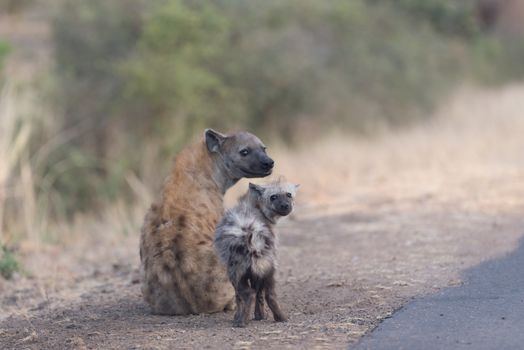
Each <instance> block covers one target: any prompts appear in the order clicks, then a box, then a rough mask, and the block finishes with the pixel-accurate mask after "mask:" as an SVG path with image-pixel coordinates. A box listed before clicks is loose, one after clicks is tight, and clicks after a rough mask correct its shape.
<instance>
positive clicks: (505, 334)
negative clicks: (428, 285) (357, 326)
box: [354, 240, 524, 350]
mask: <svg viewBox="0 0 524 350" xmlns="http://www.w3.org/2000/svg"><path fill="white" fill-rule="evenodd" d="M464 281H465V282H464V284H463V285H462V286H460V287H455V288H447V289H444V290H442V291H440V292H438V293H437V294H434V295H432V296H428V297H424V298H421V299H418V300H415V301H413V302H411V303H409V304H408V305H406V306H405V307H404V308H402V309H401V310H400V311H398V312H397V313H395V314H394V315H393V317H391V318H389V319H386V320H385V321H384V322H382V323H381V324H380V325H379V326H378V327H377V328H376V329H375V330H374V331H373V332H371V333H370V334H369V335H367V336H365V337H364V338H363V339H362V340H361V341H360V342H359V343H358V344H357V345H356V346H355V347H354V348H355V349H373V350H379V349H425V350H431V349H475V350H478V349H497V350H503V349H524V240H521V242H520V244H519V247H518V248H517V250H516V251H514V252H513V253H510V254H509V255H508V256H506V257H504V258H501V259H499V260H493V261H488V262H485V263H483V264H481V265H479V266H477V267H474V268H472V269H470V270H467V271H466V273H465V275H464Z"/></svg>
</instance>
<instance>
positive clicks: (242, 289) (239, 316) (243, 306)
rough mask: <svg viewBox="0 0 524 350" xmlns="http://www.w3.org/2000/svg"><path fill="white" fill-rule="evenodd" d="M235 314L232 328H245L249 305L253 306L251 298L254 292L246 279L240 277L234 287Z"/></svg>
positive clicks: (249, 309) (249, 312) (249, 311)
mask: <svg viewBox="0 0 524 350" xmlns="http://www.w3.org/2000/svg"><path fill="white" fill-rule="evenodd" d="M235 290H236V293H237V294H236V301H237V312H236V314H235V318H234V319H233V326H235V327H245V326H246V325H247V322H248V320H249V315H250V314H251V305H252V304H253V297H254V294H255V291H254V290H253V289H252V288H251V286H250V285H249V282H248V279H247V277H245V276H244V277H242V278H241V279H240V281H239V282H238V283H237V285H236V286H235Z"/></svg>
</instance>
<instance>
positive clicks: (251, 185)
mask: <svg viewBox="0 0 524 350" xmlns="http://www.w3.org/2000/svg"><path fill="white" fill-rule="evenodd" d="M249 189H250V190H251V191H253V192H255V193H256V194H257V195H259V196H261V195H262V193H264V191H265V190H266V189H265V188H264V187H262V186H259V185H255V184H254V183H251V182H250V183H249Z"/></svg>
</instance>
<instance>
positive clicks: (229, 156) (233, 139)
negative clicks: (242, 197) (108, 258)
mask: <svg viewBox="0 0 524 350" xmlns="http://www.w3.org/2000/svg"><path fill="white" fill-rule="evenodd" d="M272 169H273V160H272V159H271V158H270V157H269V156H268V155H267V154H266V147H265V146H264V144H263V143H262V142H261V141H260V140H259V139H258V138H257V137H256V136H255V135H253V134H250V133H247V132H239V133H236V134H232V135H223V134H221V133H218V132H216V131H214V130H211V129H207V130H206V131H205V132H204V140H203V142H200V143H198V144H196V145H193V146H191V147H188V148H186V149H185V150H183V151H182V152H180V153H179V154H178V156H177V157H176V160H175V164H174V168H173V170H172V173H171V175H170V176H169V177H168V178H167V179H166V181H165V183H164V187H163V189H162V193H161V199H160V201H159V202H158V203H157V204H153V205H152V206H151V208H150V209H149V211H148V213H147V214H146V217H145V222H144V225H143V227H142V235H141V239H140V261H141V273H142V293H143V295H144V298H145V300H146V302H147V303H148V304H149V305H150V306H151V308H152V310H153V312H154V313H157V314H168V315H184V314H197V313H211V312H217V311H222V310H225V309H229V308H231V307H232V306H233V303H234V301H233V298H234V290H233V287H232V286H231V283H230V282H229V280H228V277H227V274H226V271H225V268H224V266H223V265H222V264H220V263H219V262H218V257H217V256H216V253H215V251H214V248H213V234H214V230H215V226H216V224H217V222H218V220H219V219H220V217H221V216H222V214H223V212H224V207H223V196H224V193H225V192H226V190H227V189H228V188H229V187H231V186H232V185H234V184H235V183H236V182H237V181H238V180H240V179H241V178H243V177H248V178H255V177H264V176H268V175H270V174H271V171H272Z"/></svg>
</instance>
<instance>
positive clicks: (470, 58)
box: [33, 0, 524, 216]
mask: <svg viewBox="0 0 524 350" xmlns="http://www.w3.org/2000/svg"><path fill="white" fill-rule="evenodd" d="M478 4H479V1H476V0H464V1H456V0H397V1H393V0H368V1H366V0H354V1H346V0H330V1H315V0H267V1H245V0H216V1H204V0H192V1H189V0H155V1H147V0H127V1H125V2H124V1H118V0H90V1H73V0H63V1H60V2H59V6H58V7H57V11H56V14H55V16H54V18H53V20H52V29H53V30H52V35H53V44H54V49H55V50H54V53H55V59H56V64H55V67H54V70H53V79H54V80H53V84H52V85H53V86H55V89H54V97H53V99H52V100H51V101H50V104H52V105H53V111H54V113H55V114H56V115H59V116H60V120H59V121H58V122H57V123H58V127H56V128H55V129H54V130H55V131H56V133H57V134H58V135H59V137H62V139H63V140H64V142H61V143H60V144H59V146H56V147H54V148H53V149H52V151H51V152H49V155H48V157H47V159H46V163H45V166H44V167H42V169H40V170H39V171H40V172H41V173H42V175H41V177H42V178H45V179H47V181H46V182H45V183H44V184H43V185H40V186H39V187H38V191H40V193H45V195H46V196H50V193H51V194H54V195H55V196H57V197H58V199H59V200H56V201H53V202H52V203H51V204H50V205H51V209H52V212H53V213H55V214H60V213H61V214H62V215H64V216H69V215H70V214H72V213H73V212H75V211H77V210H89V209H90V208H93V207H96V206H98V205H99V204H100V203H101V202H104V201H107V200H108V199H112V198H116V197H120V198H122V197H124V198H125V197H126V196H127V195H129V194H130V192H131V191H130V190H129V186H128V181H127V180H126V176H128V175H129V174H133V175H136V177H137V178H138V179H140V180H142V181H143V182H145V183H146V185H147V186H148V187H149V188H151V187H155V186H158V183H159V181H161V180H162V177H163V176H164V175H165V174H166V173H167V168H168V167H169V162H167V161H166V159H167V158H169V157H171V156H172V155H173V154H175V153H176V151H177V150H179V149H180V148H181V147H182V145H184V144H185V143H187V142H188V141H190V140H191V139H192V138H193V137H194V136H195V135H200V133H201V132H202V130H203V129H204V128H205V127H215V128H218V129H219V130H224V131H226V130H234V129H248V130H251V131H254V132H256V133H257V134H259V135H260V136H261V137H263V138H264V139H265V140H266V141H268V142H269V141H271V140H284V141H285V142H288V143H290V144H293V143H296V142H300V141H301V140H311V139H312V138H316V137H320V136H321V135H323V134H324V133H326V132H329V131H331V130H333V129H338V130H345V131H348V132H352V133H358V134H368V135H369V134H373V131H374V130H375V129H376V126H377V125H386V126H389V127H400V126H403V125H406V124H409V123H413V122H416V121H417V120H419V119H421V118H426V117H427V116H428V115H430V113H428V112H430V111H431V110H432V108H433V107H434V106H435V105H436V104H437V103H438V101H439V100H440V99H441V98H442V97H443V96H444V95H445V94H446V93H448V92H449V91H451V89H452V88H453V87H454V86H456V85H457V84H458V83H459V82H462V81H464V80H470V81H476V82H478V83H490V84H493V83H501V82H506V81H508V80H510V79H520V78H522V77H523V76H524V43H523V42H522V40H513V39H507V38H506V39H505V38H504V37H503V36H502V35H501V34H500V33H499V32H497V31H496V30H494V29H492V28H487V27H486V26H485V25H484V24H483V23H482V21H481V19H480V18H479V15H478V13H479V11H478ZM40 137H41V138H42V139H45V138H46V137H49V138H51V136H50V135H47V136H46V135H44V136H42V135H41V136H40ZM52 137H55V138H56V137H57V136H56V134H54V135H53V136H52ZM38 146H39V145H38V144H35V145H34V146H33V147H34V148H35V149H37V148H38Z"/></svg>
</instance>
